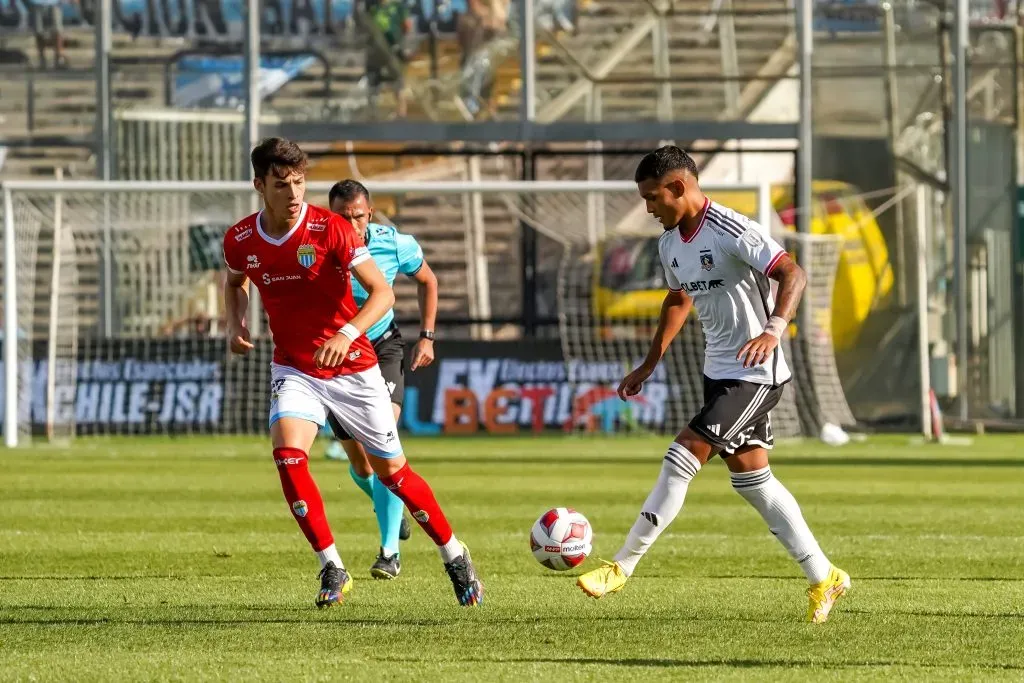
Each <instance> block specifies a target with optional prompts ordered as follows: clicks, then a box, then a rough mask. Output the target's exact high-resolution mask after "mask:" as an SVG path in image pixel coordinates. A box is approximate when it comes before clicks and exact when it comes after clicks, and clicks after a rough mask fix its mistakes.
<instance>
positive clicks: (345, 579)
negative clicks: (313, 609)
mask: <svg viewBox="0 0 1024 683" xmlns="http://www.w3.org/2000/svg"><path fill="white" fill-rule="evenodd" d="M351 590H352V577H351V576H349V575H348V572H347V571H345V570H344V569H341V568H339V567H338V566H337V565H335V564H334V563H333V562H328V563H327V564H326V565H325V566H324V568H323V569H321V570H320V592H319V593H318V594H317V596H316V606H317V607H321V608H323V607H330V606H332V605H335V604H338V603H340V602H342V600H344V594H345V593H348V592H349V591H351Z"/></svg>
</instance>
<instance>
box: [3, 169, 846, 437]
mask: <svg viewBox="0 0 1024 683" xmlns="http://www.w3.org/2000/svg"><path fill="white" fill-rule="evenodd" d="M507 172H508V171H507V169H505V170H504V171H502V169H500V168H498V167H495V168H491V166H490V165H489V164H488V162H486V161H485V162H483V164H482V166H480V167H477V168H476V169H475V171H474V173H475V177H479V178H481V180H480V181H478V182H469V181H466V180H455V181H440V182H437V181H421V182H413V181H404V182H378V183H374V182H368V183H367V185H368V186H369V188H370V190H371V192H372V193H373V194H374V202H375V205H376V207H377V209H378V212H379V215H378V216H377V217H376V220H378V221H379V222H391V223H394V224H396V225H398V226H400V227H401V228H402V230H403V231H406V232H409V233H411V234H413V235H415V236H416V237H417V238H418V239H419V240H420V242H421V244H422V245H423V248H424V252H425V255H426V259H427V261H428V262H429V263H430V264H431V266H432V268H433V270H434V271H435V273H437V275H438V279H439V285H440V299H441V301H440V316H441V318H442V319H448V320H455V319H461V320H463V321H464V323H463V324H456V323H454V322H453V323H452V324H448V325H446V326H445V327H444V328H443V339H444V340H445V341H447V340H455V339H463V340H470V341H474V342H483V341H487V342H490V343H493V344H497V345H500V344H505V348H509V347H512V348H515V349H517V351H518V353H519V354H520V358H522V357H524V356H523V354H528V353H534V352H535V353H536V355H537V357H538V359H539V360H543V361H545V362H547V363H548V365H549V366H550V364H552V363H555V364H560V365H561V367H562V368H563V370H562V371H561V372H560V373H556V374H559V375H560V376H559V377H558V378H556V379H553V378H551V377H539V376H538V377H535V378H532V379H531V378H530V377H527V376H524V377H520V378H519V379H518V380H516V381H517V382H518V383H516V384H515V385H514V386H512V385H511V384H509V382H510V381H511V380H510V379H509V378H507V377H505V375H503V374H502V373H503V372H504V366H502V369H501V370H500V371H497V374H495V375H494V376H493V377H492V378H491V383H492V386H490V389H497V388H502V387H503V388H504V389H505V390H506V391H508V390H509V387H512V389H511V391H512V394H511V396H512V398H511V400H512V401H518V404H519V406H520V408H521V410H519V411H518V412H516V413H515V414H514V415H512V414H511V413H510V412H509V411H506V413H505V417H504V418H501V419H505V420H511V421H515V422H517V423H518V424H520V425H526V426H527V427H528V426H529V425H530V424H531V419H532V418H531V416H536V415H540V416H541V418H542V422H543V424H544V425H546V426H548V427H551V426H552V425H553V424H555V425H557V426H558V427H560V428H563V429H565V430H566V431H603V432H621V431H629V430H635V429H644V430H654V431H674V430H676V429H678V428H679V427H680V426H681V425H683V424H685V422H686V421H687V420H688V419H689V416H690V415H691V414H692V413H693V412H694V411H695V410H696V408H697V407H698V406H699V403H700V399H701V386H700V385H701V382H700V378H701V372H700V370H701V365H702V359H703V339H702V337H701V333H700V329H699V326H698V325H688V326H687V327H686V328H685V329H684V333H683V334H682V335H681V338H680V339H679V340H678V341H677V342H676V343H675V344H673V346H672V349H671V351H670V353H669V354H668V356H667V357H666V359H665V361H664V362H663V363H662V365H661V367H660V368H659V370H658V373H657V375H656V376H655V377H654V378H653V379H652V381H651V382H650V383H649V385H648V387H647V390H646V391H645V392H644V395H643V398H644V401H642V402H630V403H629V404H622V403H621V402H618V399H614V400H612V397H613V392H614V389H615V386H616V385H617V383H618V381H619V379H620V378H621V376H622V374H623V373H624V372H626V371H628V369H630V368H631V367H632V366H633V365H634V364H635V363H636V362H638V360H639V359H640V358H642V357H643V355H644V354H645V352H646V350H647V344H648V342H649V339H650V333H651V331H652V330H653V327H654V325H655V324H656V316H657V308H658V307H659V306H660V301H661V297H663V289H662V288H660V287H658V286H654V280H653V279H652V278H656V277H657V274H658V267H656V266H657V263H656V260H657V253H656V250H655V252H654V256H653V259H654V260H652V256H651V254H650V249H649V244H648V242H649V240H650V239H651V238H653V239H655V240H656V238H657V231H656V230H655V229H654V228H655V227H656V226H653V225H652V224H651V223H650V221H651V219H650V218H649V217H647V216H646V215H645V213H644V210H643V206H642V203H640V202H639V201H638V198H637V195H636V189H635V185H634V184H633V183H632V182H618V181H615V182H607V181H605V182H588V181H510V180H502V179H500V178H501V177H502V174H503V173H507ZM495 178H498V179H495ZM329 188H330V183H309V185H308V194H307V200H308V201H310V202H312V203H317V204H326V201H327V192H328V190H329ZM708 191H709V194H711V195H712V196H716V193H717V192H721V193H725V192H737V191H741V192H746V193H748V194H749V195H750V198H751V201H750V206H751V209H750V210H749V211H748V213H751V214H752V217H753V218H759V219H760V220H761V221H762V222H766V223H767V224H769V225H776V224H777V223H778V221H777V219H773V218H772V216H774V214H773V213H772V212H771V209H770V204H769V202H768V194H767V190H766V188H765V187H760V186H746V187H741V186H722V187H710V188H708ZM3 200H4V201H3V204H2V205H0V206H2V209H3V226H4V235H5V251H4V259H3V262H2V264H0V266H2V268H3V275H4V285H5V297H4V300H5V313H6V315H5V316H4V331H5V338H4V344H5V345H4V361H5V362H4V373H3V374H4V378H5V392H4V396H5V397H14V400H6V403H5V409H4V415H5V436H6V441H7V443H8V444H13V443H16V442H18V441H19V440H25V439H27V438H29V437H32V436H35V437H37V438H41V437H48V438H66V437H71V436H74V435H76V434H77V435H82V434H175V433H265V432H266V430H267V411H268V405H269V391H270V389H269V366H270V359H271V355H272V340H271V339H270V335H269V331H268V328H267V325H266V320H265V317H264V316H263V314H262V312H261V309H260V307H259V302H258V296H253V297H252V298H253V302H252V308H251V310H250V312H249V319H248V324H249V326H250V329H251V331H252V333H253V336H254V339H255V343H256V349H255V351H254V352H253V353H252V354H250V355H249V356H248V357H245V358H236V357H230V356H229V354H228V353H227V352H226V345H225V340H224V336H223V333H224V325H223V310H222V303H221V288H222V286H223V276H224V275H223V273H224V271H223V266H222V253H221V249H222V247H221V244H222V238H223V235H224V233H225V231H226V229H227V228H228V227H229V226H230V225H232V224H233V223H234V222H236V221H237V220H239V219H240V218H241V217H243V216H245V215H248V214H249V213H252V212H253V211H255V210H256V209H257V208H258V205H257V201H256V200H257V198H256V195H255V194H254V192H253V190H252V187H251V185H250V184H249V183H245V182H212V181H211V182H202V183H196V182H145V181H139V182H113V183H102V182H91V181H90V182H85V181H82V182H64V183H54V182H49V183H47V182H39V181H24V182H8V183H5V184H4V185H3ZM723 201H726V200H725V199H724V197H723ZM726 203H728V202H727V201H726ZM527 231H529V232H530V234H531V235H533V236H534V238H535V239H536V242H537V245H538V246H537V254H536V263H535V264H524V262H523V256H522V254H523V249H522V242H523V239H524V236H525V235H526V234H527ZM784 237H785V238H786V239H787V240H788V241H789V243H790V248H791V250H792V251H793V252H794V253H795V254H796V256H797V258H798V260H799V261H800V262H801V263H802V264H803V265H804V267H805V268H807V270H808V272H809V273H810V275H811V283H810V292H809V293H808V294H807V295H806V296H805V299H804V309H805V310H804V314H805V318H806V319H807V320H808V321H809V322H808V323H807V327H806V329H805V328H804V326H803V324H801V325H797V326H795V327H796V330H797V333H796V336H795V338H793V339H787V340H785V344H786V346H787V350H789V352H790V357H791V358H792V359H793V361H792V364H793V366H794V374H795V375H796V377H797V380H798V381H797V382H796V385H797V391H792V390H791V391H787V392H786V399H785V400H784V402H783V404H782V405H780V406H779V407H778V408H777V409H776V411H775V414H774V421H775V428H776V432H777V433H778V434H780V435H782V434H786V435H797V434H810V433H814V432H815V431H816V428H817V426H818V425H820V423H821V422H823V421H835V422H839V423H850V422H852V418H851V417H850V414H849V408H848V406H847V405H846V401H845V398H844V397H843V393H842V388H841V387H840V385H839V381H838V377H837V376H836V373H835V365H834V357H833V353H832V348H831V342H830V333H829V325H828V324H827V319H828V317H829V315H830V312H829V302H830V299H831V284H832V278H833V276H834V271H835V264H836V261H837V259H838V253H839V248H840V247H839V245H838V244H836V243H835V242H833V241H831V240H829V239H826V238H816V239H812V238H801V237H798V236H795V235H789V236H784ZM645 240H647V241H648V242H645ZM613 252H616V253H620V252H621V253H627V252H628V253H629V254H631V256H630V258H629V259H627V260H624V261H622V262H621V263H620V262H610V259H611V261H614V259H612V258H611V257H610V255H611V254H612V253H613ZM527 265H529V267H531V268H533V269H534V277H533V282H534V283H535V287H536V296H535V301H534V303H535V305H536V309H537V313H538V315H539V316H540V317H541V318H545V317H547V318H549V320H550V321H551V322H552V324H550V325H546V326H544V325H542V326H541V327H540V328H539V329H538V330H537V337H538V339H533V340H525V339H523V338H522V326H521V325H519V324H518V322H517V321H518V320H519V319H520V318H521V317H522V315H523V313H524V311H523V294H522V292H523V286H524V277H523V271H524V267H525V266H527ZM622 268H627V269H628V270H629V272H630V273H633V274H639V276H640V281H641V282H640V285H636V283H634V282H633V281H631V280H629V278H626V279H625V280H623V279H622V278H621V277H620V275H621V273H620V272H619V270H620V269H622ZM644 278H646V279H644ZM623 283H625V284H623ZM395 289H396V296H397V300H398V304H397V305H396V309H397V313H398V317H399V320H401V321H408V322H411V323H413V324H415V322H416V321H417V320H418V317H417V315H416V313H415V311H416V297H415V289H414V284H413V283H411V282H408V281H405V279H400V280H399V281H397V282H396V285H395ZM659 290H660V291H659ZM253 291H255V289H253ZM11 311H13V313H14V315H10V312H11ZM803 319H804V318H802V319H801V320H803ZM823 321H824V322H823ZM409 331H410V333H411V336H413V337H415V329H414V328H413V329H410V330H409ZM12 335H13V337H14V338H15V342H14V344H11V345H8V343H7V340H8V339H10V338H12ZM454 346H455V344H454V342H453V344H452V346H451V347H449V348H452V347H454ZM464 346H468V347H469V348H470V349H471V350H479V349H481V348H483V346H484V345H483V344H475V345H464ZM438 352H439V363H437V364H435V365H443V363H442V362H441V361H448V360H452V359H451V358H450V354H451V353H452V352H447V351H446V347H445V343H444V341H443V342H442V345H441V346H439V348H438ZM446 353H448V354H449V357H448V358H446ZM460 354H461V356H464V358H461V359H459V360H460V362H461V361H465V363H470V364H471V363H473V362H480V361H479V359H474V358H470V357H469V356H471V355H472V353H470V352H469V351H460ZM491 360H493V358H492V359H491ZM430 372H432V373H434V374H433V375H431V374H430V373H429V372H428V373H427V374H425V375H424V374H419V375H417V377H418V378H422V377H424V376H426V377H433V378H434V380H436V386H437V387H441V383H442V380H441V376H444V373H445V372H446V371H445V369H444V368H443V367H442V368H440V369H438V368H431V370H430ZM453 372H454V371H453ZM457 376H458V375H457V374H452V375H451V377H457ZM458 377H461V376H458ZM459 381H461V382H463V384H464V385H465V387H464V390H468V391H470V392H473V391H476V390H477V387H476V385H474V383H473V381H472V380H471V379H466V378H465V377H462V378H461V379H460V380H459ZM538 387H539V388H540V389H541V391H540V393H537V391H534V390H536V389H538ZM547 389H550V391H547ZM446 391H447V390H444V389H443V388H438V390H437V392H436V397H435V401H434V405H433V408H432V409H431V408H430V407H423V406H421V408H422V410H421V412H420V419H421V420H424V421H429V420H430V419H431V418H433V420H434V422H444V421H445V418H443V416H442V417H440V418H439V417H438V416H439V415H440V413H439V410H438V408H437V406H438V404H439V402H444V401H445V400H447V398H446V396H447V394H446V393H445V392H446ZM516 392H518V394H517V393H516ZM531 392H532V393H531ZM479 398H480V400H479V402H478V406H477V408H475V409H479V410H480V411H481V416H480V417H481V419H480V421H479V423H480V424H483V423H484V422H486V420H485V419H484V418H485V416H484V415H483V414H482V412H483V411H484V410H485V407H484V404H485V403H486V401H485V400H484V397H482V396H481V397H479ZM501 400H505V401H506V402H507V401H508V400H509V399H508V395H506V396H505V398H504V399H501ZM531 401H536V402H538V405H537V406H536V407H534V406H532V405H530V404H531ZM552 416H561V417H558V418H557V419H555V418H554V417H552ZM549 418H550V419H549ZM498 421H499V422H501V420H500V419H499V420H498ZM8 425H9V426H10V427H9V428H8ZM456 426H457V425H456ZM445 429H447V427H445Z"/></svg>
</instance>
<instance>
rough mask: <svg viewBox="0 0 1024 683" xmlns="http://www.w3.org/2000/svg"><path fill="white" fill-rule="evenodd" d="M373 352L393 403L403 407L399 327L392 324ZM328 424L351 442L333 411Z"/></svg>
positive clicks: (403, 376)
mask: <svg viewBox="0 0 1024 683" xmlns="http://www.w3.org/2000/svg"><path fill="white" fill-rule="evenodd" d="M373 350H374V352H375V353H376V354H377V365H379V366H380V374H381V375H383V376H384V383H385V384H386V385H387V387H388V393H390V394H391V402H392V403H394V404H395V405H399V406H400V405H402V397H403V396H404V395H405V340H404V339H402V335H401V333H400V332H399V331H398V325H396V324H394V323H392V325H391V327H389V328H388V331H387V332H385V333H384V334H383V335H382V336H381V337H380V338H379V339H377V340H376V341H375V342H373ZM327 422H328V424H330V425H331V430H332V431H333V432H334V435H335V436H336V437H338V438H339V439H341V440H342V441H350V440H351V439H352V436H351V435H350V434H349V433H348V432H347V431H345V428H344V427H342V426H341V423H340V422H338V420H337V419H336V418H335V417H334V414H333V413H331V411H329V410H328V411H327Z"/></svg>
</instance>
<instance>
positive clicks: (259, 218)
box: [256, 202, 309, 247]
mask: <svg viewBox="0 0 1024 683" xmlns="http://www.w3.org/2000/svg"><path fill="white" fill-rule="evenodd" d="M307 208H309V204H307V203H306V202H302V208H301V209H299V219H298V220H297V221H295V225H293V226H292V229H291V230H289V231H288V232H286V233H285V234H284V235H282V236H281V237H271V236H270V235H268V234H267V233H265V232H263V210H262V209H260V212H259V213H258V214H256V232H258V233H259V234H260V237H262V238H263V239H264V240H265V241H267V242H268V243H270V244H273V245H274V246H275V247H279V246H281V245H282V244H284V243H285V242H287V241H288V240H290V239H291V238H292V235H294V234H295V231H296V230H298V229H299V226H301V225H302V223H303V221H305V220H306V209H307Z"/></svg>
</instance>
